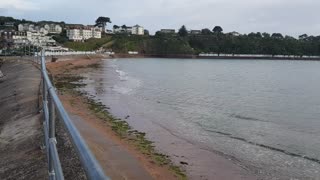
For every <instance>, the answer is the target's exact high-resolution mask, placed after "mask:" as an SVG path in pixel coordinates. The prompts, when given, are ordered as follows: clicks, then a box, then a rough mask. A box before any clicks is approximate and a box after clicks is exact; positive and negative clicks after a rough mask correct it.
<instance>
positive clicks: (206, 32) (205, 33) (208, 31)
mask: <svg viewBox="0 0 320 180" xmlns="http://www.w3.org/2000/svg"><path fill="white" fill-rule="evenodd" d="M201 34H203V35H210V34H211V31H210V29H208V28H205V29H202V30H201Z"/></svg>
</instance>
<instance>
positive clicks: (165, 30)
mask: <svg viewBox="0 0 320 180" xmlns="http://www.w3.org/2000/svg"><path fill="white" fill-rule="evenodd" d="M160 32H161V33H165V34H174V33H176V30H175V29H161V30H160Z"/></svg>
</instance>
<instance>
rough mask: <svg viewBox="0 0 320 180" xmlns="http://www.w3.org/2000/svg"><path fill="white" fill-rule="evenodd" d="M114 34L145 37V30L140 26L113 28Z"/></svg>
mask: <svg viewBox="0 0 320 180" xmlns="http://www.w3.org/2000/svg"><path fill="white" fill-rule="evenodd" d="M113 33H114V34H135V35H144V28H143V27H142V26H139V25H135V26H133V27H131V26H126V25H123V26H117V25H115V26H113Z"/></svg>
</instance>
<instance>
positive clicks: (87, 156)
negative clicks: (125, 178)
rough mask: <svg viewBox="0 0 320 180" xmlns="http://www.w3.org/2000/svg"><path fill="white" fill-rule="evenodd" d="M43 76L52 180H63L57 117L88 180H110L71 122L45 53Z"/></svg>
mask: <svg viewBox="0 0 320 180" xmlns="http://www.w3.org/2000/svg"><path fill="white" fill-rule="evenodd" d="M41 74H42V88H43V90H42V94H43V98H42V99H43V118H44V122H43V127H44V134H45V146H46V150H47V160H48V167H49V179H50V180H56V179H57V180H63V179H64V176H63V171H62V168H61V163H60V160H59V154H58V151H57V146H56V143H57V141H56V137H55V117H56V116H55V115H56V114H57V116H58V117H59V119H60V120H61V121H62V122H63V124H64V127H65V129H66V131H67V133H68V135H69V137H70V139H71V142H72V144H73V147H74V148H75V150H76V153H77V155H78V157H79V159H80V162H81V165H82V167H83V169H84V171H85V173H86V176H87V178H88V179H92V180H102V179H109V178H108V177H107V176H105V174H104V172H103V170H102V168H101V167H100V165H99V163H98V162H97V160H96V158H95V157H94V156H93V154H92V153H91V151H90V149H89V148H88V146H87V144H86V143H85V141H84V140H83V138H82V137H81V135H80V133H79V131H78V130H77V128H76V127H75V125H74V124H73V122H72V121H71V119H70V117H69V115H68V113H67V112H66V110H65V109H64V107H63V105H62V103H61V101H60V99H59V97H58V95H57V94H56V91H55V88H54V86H53V85H52V83H51V80H50V78H49V75H48V73H47V70H46V61H45V52H44V51H42V53H41Z"/></svg>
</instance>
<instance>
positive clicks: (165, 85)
mask: <svg viewBox="0 0 320 180" xmlns="http://www.w3.org/2000/svg"><path fill="white" fill-rule="evenodd" d="M319 69H320V63H319V62H314V61H313V62H312V61H310V62H308V61H279V60H278V61H262V60H260V61H253V60H178V59H119V60H107V61H104V62H103V67H102V68H101V69H99V70H98V71H95V72H91V73H88V74H85V76H87V77H88V82H87V83H88V86H87V87H86V88H85V90H86V91H88V92H90V93H91V94H94V95H96V96H97V98H98V99H101V100H102V101H103V102H104V103H105V104H106V105H107V106H110V107H111V111H112V113H114V114H115V115H117V116H119V117H120V118H121V117H122V118H123V117H125V116H126V115H130V118H129V119H128V121H129V123H130V124H131V125H132V126H133V127H134V128H136V129H138V130H141V131H145V132H147V133H148V137H149V138H151V139H152V140H154V141H155V142H156V144H157V147H159V148H160V149H161V150H163V151H167V152H168V153H172V152H179V151H178V150H179V148H180V150H181V151H183V147H179V146H177V145H176V146H174V143H175V140H174V139H167V138H166V136H167V135H166V134H165V133H164V132H163V130H164V129H165V131H166V133H167V134H168V133H169V134H171V136H174V137H176V138H180V139H183V140H185V141H186V142H188V143H191V144H193V145H194V146H196V147H197V148H198V149H202V150H203V149H205V150H206V151H210V152H213V153H216V154H219V155H220V156H224V157H226V158H229V159H232V160H233V161H234V162H235V163H237V164H239V165H241V166H242V167H244V168H245V169H249V170H250V171H251V172H253V173H255V174H257V175H258V176H259V177H263V178H265V179H269V178H280V179H289V178H298V179H305V178H311V179H319V178H320V172H319V169H320V151H319V149H320V139H319V137H320V120H319V117H320V111H319V110H320V96H319V92H320V85H319V83H318V82H319V79H320V71H319ZM168 144H170V146H165V145H168ZM172 144H173V145H172ZM187 156H188V155H187ZM186 158H188V159H189V160H190V161H193V160H194V161H196V160H195V159H196V158H195V157H191V156H190V157H186ZM191 169H192V168H191Z"/></svg>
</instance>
